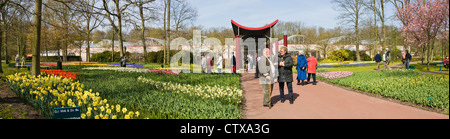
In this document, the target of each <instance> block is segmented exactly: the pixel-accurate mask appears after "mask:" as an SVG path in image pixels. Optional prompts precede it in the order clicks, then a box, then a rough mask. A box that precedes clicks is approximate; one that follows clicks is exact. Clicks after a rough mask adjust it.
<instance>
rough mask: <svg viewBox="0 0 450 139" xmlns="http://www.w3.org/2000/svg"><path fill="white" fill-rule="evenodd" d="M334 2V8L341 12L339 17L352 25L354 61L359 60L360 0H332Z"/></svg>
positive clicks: (343, 21)
mask: <svg viewBox="0 0 450 139" xmlns="http://www.w3.org/2000/svg"><path fill="white" fill-rule="evenodd" d="M332 2H333V3H335V4H336V7H334V9H335V10H337V11H339V12H341V15H339V17H338V18H339V19H341V20H342V23H344V24H351V26H353V27H354V34H355V38H356V61H361V58H360V56H359V44H360V41H359V39H360V37H359V22H360V17H361V15H362V10H361V8H362V2H360V0H333V1H332Z"/></svg>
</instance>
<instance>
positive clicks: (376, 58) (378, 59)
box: [375, 54, 381, 62]
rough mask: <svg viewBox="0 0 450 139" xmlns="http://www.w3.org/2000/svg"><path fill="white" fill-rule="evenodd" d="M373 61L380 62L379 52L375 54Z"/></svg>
mask: <svg viewBox="0 0 450 139" xmlns="http://www.w3.org/2000/svg"><path fill="white" fill-rule="evenodd" d="M375 62H381V55H380V54H377V55H376V56H375Z"/></svg>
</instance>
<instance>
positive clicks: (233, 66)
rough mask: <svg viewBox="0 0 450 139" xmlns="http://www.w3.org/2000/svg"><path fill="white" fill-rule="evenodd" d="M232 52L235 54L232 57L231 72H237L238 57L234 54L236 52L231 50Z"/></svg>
mask: <svg viewBox="0 0 450 139" xmlns="http://www.w3.org/2000/svg"><path fill="white" fill-rule="evenodd" d="M231 54H232V55H233V56H232V57H231V64H232V67H231V74H236V57H235V56H234V52H231Z"/></svg>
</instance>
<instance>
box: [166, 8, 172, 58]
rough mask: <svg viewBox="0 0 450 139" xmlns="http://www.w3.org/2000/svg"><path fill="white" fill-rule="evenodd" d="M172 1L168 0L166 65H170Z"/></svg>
mask: <svg viewBox="0 0 450 139" xmlns="http://www.w3.org/2000/svg"><path fill="white" fill-rule="evenodd" d="M170 1H171V0H167V36H166V40H167V42H166V44H167V51H166V52H167V55H166V58H167V59H166V64H167V65H170Z"/></svg>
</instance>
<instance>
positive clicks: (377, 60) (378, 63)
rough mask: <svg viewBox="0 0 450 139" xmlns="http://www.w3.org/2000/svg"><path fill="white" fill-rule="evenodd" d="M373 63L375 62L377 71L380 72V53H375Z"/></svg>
mask: <svg viewBox="0 0 450 139" xmlns="http://www.w3.org/2000/svg"><path fill="white" fill-rule="evenodd" d="M375 62H377V70H380V62H381V55H380V51H377V55H376V56H375Z"/></svg>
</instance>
